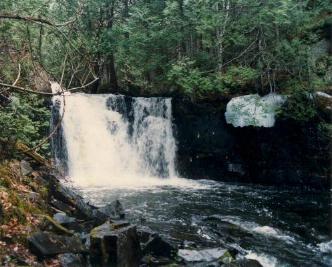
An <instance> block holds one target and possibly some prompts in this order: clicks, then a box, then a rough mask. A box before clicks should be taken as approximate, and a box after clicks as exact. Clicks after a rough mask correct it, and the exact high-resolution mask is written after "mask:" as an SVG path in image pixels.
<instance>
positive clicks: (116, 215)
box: [98, 200, 125, 220]
mask: <svg viewBox="0 0 332 267" xmlns="http://www.w3.org/2000/svg"><path fill="white" fill-rule="evenodd" d="M98 210H99V211H100V212H101V213H103V214H106V215H107V216H109V217H110V218H111V219H120V220H123V219H124V218H125V212H124V208H123V206H122V204H121V202H120V201H119V200H115V201H113V202H111V203H110V204H108V205H106V206H104V207H101V208H99V209H98Z"/></svg>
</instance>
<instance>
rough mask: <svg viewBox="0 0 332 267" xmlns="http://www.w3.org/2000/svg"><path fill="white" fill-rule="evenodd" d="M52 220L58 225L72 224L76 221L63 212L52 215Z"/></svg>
mask: <svg viewBox="0 0 332 267" xmlns="http://www.w3.org/2000/svg"><path fill="white" fill-rule="evenodd" d="M53 219H54V220H55V221H57V222H58V223H60V224H67V223H73V222H75V221H76V219H75V218H74V217H70V216H68V215H67V214H66V213H64V212H58V213H56V214H54V215H53Z"/></svg>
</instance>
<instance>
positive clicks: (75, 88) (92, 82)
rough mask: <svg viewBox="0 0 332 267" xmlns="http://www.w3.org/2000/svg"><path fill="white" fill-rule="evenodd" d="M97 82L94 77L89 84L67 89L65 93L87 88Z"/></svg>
mask: <svg viewBox="0 0 332 267" xmlns="http://www.w3.org/2000/svg"><path fill="white" fill-rule="evenodd" d="M98 80H99V78H98V77H96V78H95V79H94V80H92V81H91V82H89V83H87V84H84V85H82V86H79V87H73V88H70V89H67V91H76V90H80V89H85V88H87V87H88V86H90V85H92V84H94V83H95V82H97V81H98Z"/></svg>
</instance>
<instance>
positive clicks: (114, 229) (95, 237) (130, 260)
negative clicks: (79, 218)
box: [90, 222, 141, 267]
mask: <svg viewBox="0 0 332 267" xmlns="http://www.w3.org/2000/svg"><path fill="white" fill-rule="evenodd" d="M121 225H122V226H123V227H121ZM90 255H91V261H92V263H93V264H101V265H102V266H113V265H116V266H119V267H131V266H133V267H135V266H138V265H139V261H140V257H141V251H140V244H139V240H138V236H137V232H136V226H130V225H129V226H128V225H126V224H123V223H122V224H121V223H120V224H119V223H118V224H114V223H113V224H112V223H111V222H106V223H104V224H103V225H100V226H98V227H96V228H94V229H92V231H91V233H90Z"/></svg>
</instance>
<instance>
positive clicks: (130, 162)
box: [53, 93, 188, 188]
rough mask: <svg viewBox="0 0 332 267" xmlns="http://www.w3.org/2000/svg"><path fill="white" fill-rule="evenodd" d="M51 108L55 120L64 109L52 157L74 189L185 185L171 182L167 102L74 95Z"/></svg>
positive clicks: (173, 148) (57, 99) (172, 164)
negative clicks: (53, 109)
mask: <svg viewBox="0 0 332 267" xmlns="http://www.w3.org/2000/svg"><path fill="white" fill-rule="evenodd" d="M53 103H54V106H58V108H57V109H56V110H58V112H55V116H59V113H60V114H61V110H62V109H63V108H65V116H64V118H63V121H62V129H61V134H60V137H59V135H58V137H57V139H59V138H60V139H61V140H60V142H59V141H58V142H54V141H53V145H54V151H55V152H56V158H57V161H62V162H64V163H65V165H66V169H67V174H68V176H69V177H70V179H71V180H72V182H73V183H74V184H76V185H79V186H82V187H85V186H111V187H135V188H137V187H141V186H149V185H160V184H169V183H171V184H173V183H174V182H175V183H176V184H182V183H188V182H185V180H184V179H179V178H176V171H175V162H174V161H175V152H176V145H175V140H174V137H173V131H172V106H171V99H170V98H159V97H153V98H142V97H137V98H129V97H125V96H122V95H112V94H104V95H90V94H81V93H78V94H71V95H68V96H66V97H65V102H63V99H62V96H56V97H54V99H53ZM64 103H65V104H64ZM54 121H56V120H54ZM61 136H62V137H61ZM64 150H66V151H64ZM179 181H180V182H179Z"/></svg>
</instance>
